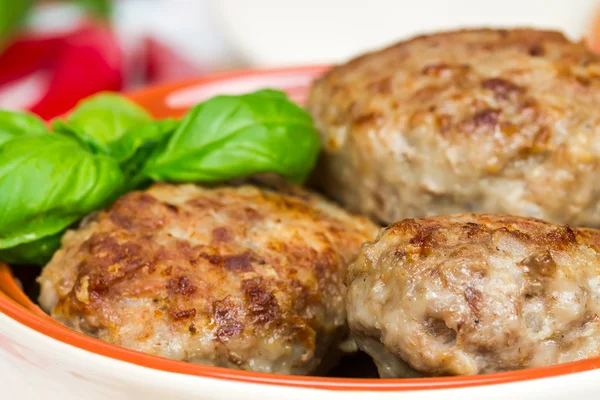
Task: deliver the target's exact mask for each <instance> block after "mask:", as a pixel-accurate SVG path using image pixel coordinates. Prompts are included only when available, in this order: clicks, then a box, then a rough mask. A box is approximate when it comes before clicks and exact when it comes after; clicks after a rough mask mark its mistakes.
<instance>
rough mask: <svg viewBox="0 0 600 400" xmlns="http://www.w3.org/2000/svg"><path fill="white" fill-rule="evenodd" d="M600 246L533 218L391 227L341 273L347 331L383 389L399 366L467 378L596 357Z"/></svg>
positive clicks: (593, 237) (436, 220)
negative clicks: (375, 363) (373, 363)
mask: <svg viewBox="0 0 600 400" xmlns="http://www.w3.org/2000/svg"><path fill="white" fill-rule="evenodd" d="M599 244H600V231H598V230H593V229H577V228H572V227H569V226H567V225H555V224H551V223H547V222H544V221H541V220H536V219H533V218H522V217H511V216H498V215H475V214H464V215H454V216H441V217H428V218H417V219H408V220H404V221H400V222H397V223H395V224H393V225H391V226H390V227H388V228H387V229H386V230H385V231H383V232H382V233H381V234H380V236H379V237H378V238H377V239H376V240H375V241H374V242H372V243H368V244H366V245H364V246H363V248H362V250H361V253H360V255H359V257H358V258H357V260H356V262H355V263H354V264H353V265H352V266H351V267H350V270H349V276H348V295H347V311H348V322H349V325H350V328H351V329H352V331H353V333H354V334H355V336H356V338H357V342H358V344H359V347H362V348H365V349H366V350H368V351H370V352H371V353H372V355H373V356H374V357H375V358H376V359H377V360H379V365H380V371H381V372H382V374H384V375H385V376H387V377H394V376H398V375H399V374H401V373H404V371H406V367H405V364H404V363H405V362H406V363H408V364H409V365H410V366H411V367H412V368H414V369H416V370H417V371H419V372H421V373H423V374H426V375H469V374H477V373H489V372H497V371H506V370H514V369H521V368H529V367H539V366H546V365H552V364H558V363H564V362H569V361H574V360H578V359H582V358H588V357H596V356H599V355H600V318H599V317H598V316H599V315H600V302H599V301H598V300H599V299H600V247H599V246H598V245H599ZM374 341H376V342H378V341H380V342H381V344H379V345H374Z"/></svg>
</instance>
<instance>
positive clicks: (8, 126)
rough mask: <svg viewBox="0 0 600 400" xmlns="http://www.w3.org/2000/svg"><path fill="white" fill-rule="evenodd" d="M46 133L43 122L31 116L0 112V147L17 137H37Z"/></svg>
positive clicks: (13, 112)
mask: <svg viewBox="0 0 600 400" xmlns="http://www.w3.org/2000/svg"><path fill="white" fill-rule="evenodd" d="M46 133H48V129H47V128H46V125H45V124H44V122H43V121H42V120H41V119H39V118H38V117H36V116H35V115H33V114H29V113H24V112H16V111H6V110H0V146H1V145H2V143H4V142H7V141H9V140H10V139H13V138H16V137H19V136H37V135H44V134H46Z"/></svg>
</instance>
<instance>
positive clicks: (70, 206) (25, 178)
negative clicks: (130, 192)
mask: <svg viewBox="0 0 600 400" xmlns="http://www.w3.org/2000/svg"><path fill="white" fill-rule="evenodd" d="M123 188H124V177H123V173H122V172H121V170H120V168H119V165H118V163H117V161H116V160H114V159H112V158H110V157H108V156H104V155H97V154H93V153H91V152H89V151H87V150H86V149H85V148H83V147H82V146H81V145H80V144H79V143H78V142H77V141H76V140H73V139H72V138H69V137H66V136H61V135H42V136H31V137H28V136H27V137H21V138H17V139H13V140H10V141H8V142H6V143H5V144H4V145H3V146H2V147H0V193H1V194H2V195H1V196H0V249H7V248H11V247H15V246H18V245H21V244H23V243H29V242H33V241H35V240H38V239H41V238H44V237H47V236H51V235H54V234H56V233H58V232H61V231H62V230H63V229H65V228H66V227H68V226H69V225H71V224H72V223H74V222H75V221H77V220H79V219H80V218H82V217H83V216H85V215H86V214H88V213H89V212H91V211H94V210H97V209H99V208H102V207H103V206H105V205H107V204H108V203H109V202H110V201H112V200H113V199H114V198H116V196H118V195H119V194H120V193H122V191H123Z"/></svg>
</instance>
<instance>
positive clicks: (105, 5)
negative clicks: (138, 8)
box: [17, 0, 112, 18]
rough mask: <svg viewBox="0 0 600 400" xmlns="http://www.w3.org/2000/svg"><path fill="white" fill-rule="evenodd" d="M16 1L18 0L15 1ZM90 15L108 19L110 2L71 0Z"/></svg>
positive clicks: (110, 0)
mask: <svg viewBox="0 0 600 400" xmlns="http://www.w3.org/2000/svg"><path fill="white" fill-rule="evenodd" d="M17 1H18V0H17ZM72 1H74V2H75V3H77V4H79V5H80V6H81V7H84V8H85V9H87V10H89V11H90V12H91V13H92V14H95V15H97V16H98V17H101V18H110V16H111V14H112V0H72Z"/></svg>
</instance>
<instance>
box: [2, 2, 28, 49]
mask: <svg viewBox="0 0 600 400" xmlns="http://www.w3.org/2000/svg"><path fill="white" fill-rule="evenodd" d="M33 4H34V0H0V47H2V46H3V45H4V42H5V41H6V39H7V38H8V36H10V35H11V34H12V33H13V32H14V30H15V29H16V28H17V27H18V26H19V25H20V24H21V23H22V22H23V21H25V18H26V17H27V14H28V13H29V10H30V9H31V8H32V7H33Z"/></svg>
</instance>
